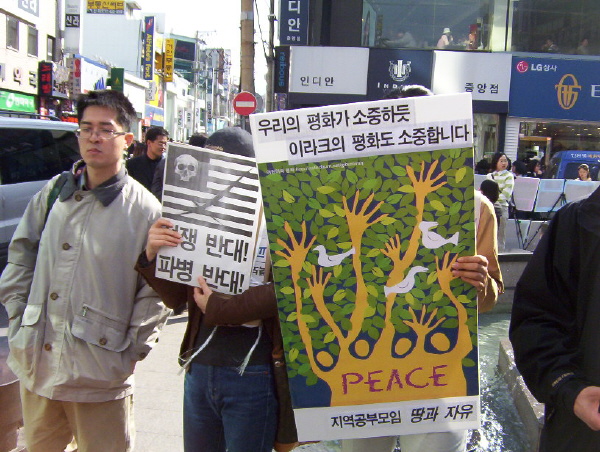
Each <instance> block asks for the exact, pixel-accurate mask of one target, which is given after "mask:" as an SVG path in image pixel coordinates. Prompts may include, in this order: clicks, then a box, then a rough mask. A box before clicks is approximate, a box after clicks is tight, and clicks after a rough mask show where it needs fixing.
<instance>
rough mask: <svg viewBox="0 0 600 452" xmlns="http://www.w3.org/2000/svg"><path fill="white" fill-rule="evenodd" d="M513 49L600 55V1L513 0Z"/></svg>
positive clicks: (511, 2) (511, 3)
mask: <svg viewBox="0 0 600 452" xmlns="http://www.w3.org/2000/svg"><path fill="white" fill-rule="evenodd" d="M510 5H511V11H510V13H511V16H512V18H513V19H512V50H514V51H520V52H543V53H558V54H575V55H600V28H598V25H597V24H598V22H599V21H600V2H598V1H590V0H569V1H568V2H566V1H564V0H546V1H544V2H540V1H538V0H520V1H518V2H517V1H515V0H511V1H510Z"/></svg>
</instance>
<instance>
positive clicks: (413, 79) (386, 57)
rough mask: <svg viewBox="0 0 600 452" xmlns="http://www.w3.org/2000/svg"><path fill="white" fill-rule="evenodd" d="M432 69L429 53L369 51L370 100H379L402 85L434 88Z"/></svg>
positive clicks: (431, 55)
mask: <svg viewBox="0 0 600 452" xmlns="http://www.w3.org/2000/svg"><path fill="white" fill-rule="evenodd" d="M432 68H433V52H432V51H429V50H426V51H423V50H398V49H370V51H369V76H368V79H367V100H379V99H381V98H383V96H384V95H386V94H387V93H389V92H390V91H391V90H393V89H394V88H400V87H401V86H403V85H415V84H418V85H423V86H426V87H427V88H431V73H432Z"/></svg>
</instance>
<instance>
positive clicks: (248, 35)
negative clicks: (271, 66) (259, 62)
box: [240, 0, 254, 128]
mask: <svg viewBox="0 0 600 452" xmlns="http://www.w3.org/2000/svg"><path fill="white" fill-rule="evenodd" d="M241 7H242V11H241V20H240V35H241V41H242V42H241V48H240V60H241V61H240V66H241V71H240V90H241V91H249V92H251V93H252V94H254V5H253V0H241ZM246 119H247V118H246V117H245V116H242V126H243V128H246Z"/></svg>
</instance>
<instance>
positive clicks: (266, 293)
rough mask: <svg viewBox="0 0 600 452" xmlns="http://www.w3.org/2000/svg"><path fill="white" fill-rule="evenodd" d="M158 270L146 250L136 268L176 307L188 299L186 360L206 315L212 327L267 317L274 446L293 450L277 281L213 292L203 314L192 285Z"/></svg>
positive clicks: (183, 351) (183, 345) (183, 353)
mask: <svg viewBox="0 0 600 452" xmlns="http://www.w3.org/2000/svg"><path fill="white" fill-rule="evenodd" d="M155 269H156V261H154V262H151V263H148V262H145V253H142V255H141V256H140V259H138V264H137V265H136V270H138V271H139V272H140V273H141V274H142V276H144V278H145V279H146V280H147V281H148V284H150V286H151V287H152V288H153V289H154V290H155V291H156V292H157V293H158V294H159V295H160V297H161V298H162V300H163V302H164V303H165V305H167V306H168V307H170V308H172V309H175V308H177V307H179V306H180V305H182V304H183V303H186V302H187V307H188V314H189V318H188V324H187V328H186V330H185V335H184V336H183V341H182V343H181V350H180V357H183V358H184V359H185V358H188V357H189V356H190V355H191V351H192V350H193V348H194V343H195V341H196V336H197V335H198V331H199V329H200V323H201V322H202V319H203V317H204V323H205V324H206V325H207V326H209V327H212V326H215V325H218V324H221V325H222V324H229V325H241V324H243V323H246V322H249V321H252V320H256V319H262V320H263V325H264V328H265V331H266V332H267V333H268V334H269V336H270V338H271V341H272V344H273V350H272V353H271V356H272V364H273V373H274V376H275V383H276V387H277V400H278V404H279V419H278V426H277V436H276V443H275V445H274V446H273V447H274V449H275V450H277V451H278V452H281V451H289V450H292V449H293V448H294V447H295V446H296V445H297V441H298V434H297V431H296V423H295V420H294V412H293V409H292V400H291V396H290V391H289V383H288V378H287V370H286V365H285V357H284V354H283V340H282V338H281V327H280V326H279V318H278V315H279V314H278V311H277V299H276V297H275V290H274V288H273V284H265V285H263V286H256V287H251V288H250V289H248V290H247V291H245V292H244V293H242V294H240V295H235V296H231V295H223V294H220V293H218V292H213V294H212V295H211V296H210V298H209V300H208V304H207V308H206V314H203V313H202V311H201V310H200V308H198V306H197V305H196V303H195V301H194V289H193V287H192V286H187V285H185V284H181V283H177V282H173V281H168V280H166V279H161V278H157V277H156V276H154V273H155ZM180 364H181V359H180Z"/></svg>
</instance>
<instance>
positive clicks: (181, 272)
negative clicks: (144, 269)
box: [156, 144, 260, 294]
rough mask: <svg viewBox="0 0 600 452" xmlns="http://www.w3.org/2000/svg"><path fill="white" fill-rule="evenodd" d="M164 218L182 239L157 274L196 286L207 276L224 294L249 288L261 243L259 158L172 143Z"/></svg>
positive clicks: (162, 256)
mask: <svg viewBox="0 0 600 452" xmlns="http://www.w3.org/2000/svg"><path fill="white" fill-rule="evenodd" d="M164 181H165V185H164V188H163V198H162V199H163V216H164V217H165V218H168V219H169V220H171V222H172V223H173V224H174V225H175V229H176V230H177V231H178V232H179V233H180V234H181V235H182V238H183V240H182V242H181V244H180V245H179V246H178V247H176V248H168V247H163V248H161V251H160V253H159V255H158V257H157V268H156V275H157V276H158V277H161V278H165V279H169V280H172V281H178V282H183V283H186V284H189V285H197V281H196V278H197V277H198V276H203V277H204V278H205V279H206V281H207V283H208V285H209V286H210V287H212V288H213V289H214V290H217V291H219V292H222V293H229V294H238V293H241V292H243V291H244V290H245V289H247V288H248V287H249V285H250V276H251V274H252V272H253V258H254V254H255V246H256V245H255V244H256V239H257V225H258V221H257V220H258V214H259V209H260V189H259V183H258V175H257V170H256V165H255V163H254V160H253V159H251V158H247V157H241V156H237V155H232V154H226V153H224V152H217V151H212V150H208V149H202V148H197V147H193V146H187V145H173V144H170V145H169V149H168V153H167V162H166V165H165V177H164Z"/></svg>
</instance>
